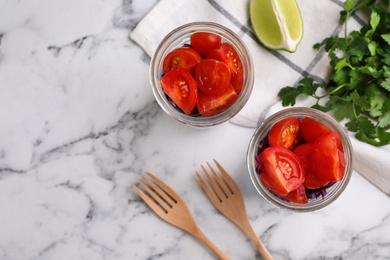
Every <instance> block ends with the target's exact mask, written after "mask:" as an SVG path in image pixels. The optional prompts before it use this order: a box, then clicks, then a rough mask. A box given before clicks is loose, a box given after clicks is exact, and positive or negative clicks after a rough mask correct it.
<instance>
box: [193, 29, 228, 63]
mask: <svg viewBox="0 0 390 260" xmlns="http://www.w3.org/2000/svg"><path fill="white" fill-rule="evenodd" d="M190 41H191V46H192V48H194V49H195V50H196V51H197V52H198V53H199V54H200V55H202V56H203V57H206V55H207V53H208V52H209V51H211V50H214V49H216V48H218V47H219V45H221V36H219V35H217V34H214V33H208V32H196V33H193V34H192V35H191V37H190Z"/></svg>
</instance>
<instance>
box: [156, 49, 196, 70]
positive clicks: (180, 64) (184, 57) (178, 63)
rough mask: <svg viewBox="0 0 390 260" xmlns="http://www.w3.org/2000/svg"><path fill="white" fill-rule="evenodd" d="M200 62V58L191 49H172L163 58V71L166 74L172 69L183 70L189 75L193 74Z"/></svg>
mask: <svg viewBox="0 0 390 260" xmlns="http://www.w3.org/2000/svg"><path fill="white" fill-rule="evenodd" d="M201 60H202V57H201V56H200V54H199V53H197V52H196V51H195V50H194V49H193V48H191V47H181V48H177V49H174V50H173V51H171V52H170V53H168V55H167V56H166V57H165V58H164V61H163V71H164V73H168V71H171V70H173V69H185V70H188V72H190V74H191V75H194V74H195V68H196V66H197V65H198V64H199V62H200V61H201Z"/></svg>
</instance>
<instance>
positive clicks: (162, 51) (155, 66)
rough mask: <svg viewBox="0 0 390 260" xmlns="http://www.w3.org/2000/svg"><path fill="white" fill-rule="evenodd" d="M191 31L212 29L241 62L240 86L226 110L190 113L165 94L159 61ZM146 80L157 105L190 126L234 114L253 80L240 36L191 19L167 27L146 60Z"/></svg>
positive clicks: (223, 119) (185, 40) (208, 123)
mask: <svg viewBox="0 0 390 260" xmlns="http://www.w3.org/2000/svg"><path fill="white" fill-rule="evenodd" d="M195 32H208V33H214V34H217V35H219V36H221V38H222V43H223V42H227V43H229V44H230V45H232V46H233V47H234V49H235V50H236V52H237V54H238V55H239V57H240V59H241V61H242V65H243V90H242V92H241V93H240V94H239V98H238V100H237V101H236V102H235V103H234V104H233V105H232V106H231V107H230V108H228V109H227V110H226V111H224V112H222V113H220V114H217V115H214V116H211V117H203V116H190V115H187V114H185V113H183V112H182V111H180V110H179V109H177V108H176V107H175V106H173V105H172V104H171V102H170V100H169V99H168V97H167V95H166V94H165V92H164V90H163V89H162V86H161V84H160V80H161V78H162V75H163V69H162V66H163V61H164V58H165V57H166V55H167V54H168V53H169V52H171V51H172V50H174V49H176V48H179V47H183V46H187V45H189V44H190V36H191V34H193V33H195ZM150 82H151V85H152V88H153V93H154V96H155V98H156V100H157V102H158V104H159V105H160V106H161V108H162V109H163V110H164V111H165V112H166V113H167V114H168V115H170V116H171V117H173V118H174V119H176V120H177V121H179V122H181V123H183V124H186V125H189V126H194V127H209V126H215V125H218V124H221V123H223V122H226V121H228V120H229V119H231V118H232V117H234V116H235V115H236V114H237V113H238V112H239V111H240V110H241V109H242V108H243V107H244V105H245V104H246V102H247V101H248V99H249V97H250V95H251V93H252V89H253V83H254V72H253V62H252V58H251V56H250V54H249V51H248V49H247V47H246V46H245V44H244V42H243V41H242V40H241V39H240V37H239V36H238V35H237V34H235V33H234V32H233V31H231V30H230V29H228V28H226V27H224V26H222V25H220V24H216V23H212V22H194V23H189V24H185V25H182V26H180V27H178V28H176V29H174V30H173V31H171V32H170V33H169V34H168V35H167V36H165V38H164V39H163V40H162V41H161V43H160V45H159V46H158V47H157V49H156V51H155V53H154V55H153V57H152V60H151V64H150Z"/></svg>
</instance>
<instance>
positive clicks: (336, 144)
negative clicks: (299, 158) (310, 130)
mask: <svg viewBox="0 0 390 260" xmlns="http://www.w3.org/2000/svg"><path fill="white" fill-rule="evenodd" d="M311 161H312V164H313V168H314V170H315V171H316V173H317V175H318V176H319V177H320V178H321V179H323V180H327V181H340V180H341V179H342V178H343V176H344V171H345V160H344V150H343V146H342V143H341V139H340V136H339V134H338V133H337V132H330V133H328V134H325V135H323V136H321V137H319V138H318V139H317V140H316V141H315V142H314V144H313V150H312V152H311Z"/></svg>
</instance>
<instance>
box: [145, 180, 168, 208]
mask: <svg viewBox="0 0 390 260" xmlns="http://www.w3.org/2000/svg"><path fill="white" fill-rule="evenodd" d="M142 178H143V179H144V180H145V181H146V182H147V183H148V184H149V185H150V186H151V187H152V188H153V190H154V191H155V192H157V194H158V195H160V197H162V198H163V199H164V200H165V202H166V203H167V204H168V205H170V206H173V204H175V203H176V201H174V200H173V199H172V198H171V197H169V196H168V195H167V194H166V193H165V192H164V191H163V190H162V189H161V188H160V187H159V186H158V185H156V184H155V183H154V182H152V181H151V180H149V179H148V178H146V177H145V176H142Z"/></svg>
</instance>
